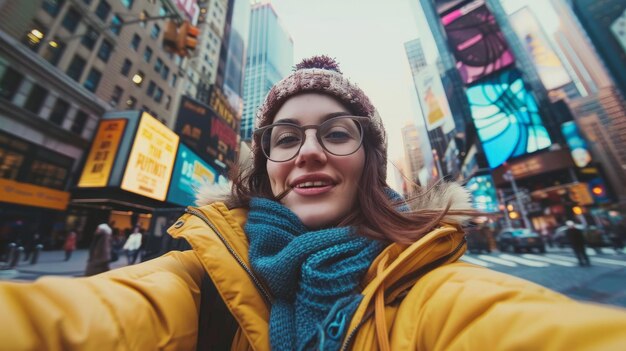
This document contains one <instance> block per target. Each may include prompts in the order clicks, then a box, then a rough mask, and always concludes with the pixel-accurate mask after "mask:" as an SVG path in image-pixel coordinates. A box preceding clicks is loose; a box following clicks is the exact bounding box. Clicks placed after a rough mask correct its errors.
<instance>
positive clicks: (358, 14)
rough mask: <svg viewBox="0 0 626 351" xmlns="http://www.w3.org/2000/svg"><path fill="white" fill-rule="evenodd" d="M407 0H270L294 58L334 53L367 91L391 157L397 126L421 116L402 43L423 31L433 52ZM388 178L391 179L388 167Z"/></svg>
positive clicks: (397, 149) (397, 144) (535, 1)
mask: <svg viewBox="0 0 626 351" xmlns="http://www.w3.org/2000/svg"><path fill="white" fill-rule="evenodd" d="M409 1H414V2H417V1H418V0H387V1H380V0H316V1H310V0H272V1H271V2H272V4H273V6H274V9H275V10H276V12H277V14H278V16H279V17H280V19H281V21H282V23H283V25H284V27H285V28H286V30H287V31H288V32H289V34H290V35H291V37H292V38H293V41H294V63H297V62H299V61H300V60H301V59H302V58H305V57H309V56H312V55H319V54H326V55H329V56H331V57H334V58H336V59H337V61H338V62H339V64H340V67H341V70H342V71H343V73H344V75H345V76H347V77H348V78H349V79H350V80H351V81H353V82H354V83H356V84H357V85H359V86H360V87H361V89H363V90H364V91H365V93H366V94H367V95H368V96H369V97H370V99H371V100H372V102H373V104H374V106H376V108H377V109H378V111H379V112H380V114H381V116H382V118H383V123H384V124H385V127H386V129H387V133H388V136H389V160H396V159H398V158H400V157H403V153H404V151H403V148H402V136H401V132H400V129H401V128H402V127H403V126H404V125H406V124H407V123H408V122H411V121H415V120H420V119H421V118H422V117H421V113H420V111H419V110H418V109H419V107H418V105H417V104H416V101H415V99H416V94H415V89H414V88H413V81H412V78H411V71H410V68H409V64H408V61H407V58H406V53H405V51H404V43H405V42H406V41H409V40H412V39H415V38H418V37H421V38H422V39H423V40H425V41H426V43H425V44H426V46H425V48H426V50H427V53H426V54H427V57H429V58H431V59H433V58H434V57H435V56H436V55H435V53H434V52H433V50H434V46H433V45H434V44H432V42H431V39H430V34H428V33H426V32H427V31H428V27H427V25H426V23H424V20H423V15H422V14H421V13H418V14H417V19H416V14H414V12H415V11H414V8H415V6H411V5H410V3H409ZM547 2H548V0H515V1H510V0H505V7H506V8H507V11H508V10H510V9H518V8H520V7H522V6H523V4H526V3H531V5H533V6H536V5H539V6H541V5H542V4H543V6H545V3H547ZM544 11H545V9H544ZM389 169H390V172H391V167H389ZM388 180H389V181H390V182H393V175H392V173H391V174H389V177H388Z"/></svg>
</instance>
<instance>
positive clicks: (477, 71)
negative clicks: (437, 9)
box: [441, 0, 515, 84]
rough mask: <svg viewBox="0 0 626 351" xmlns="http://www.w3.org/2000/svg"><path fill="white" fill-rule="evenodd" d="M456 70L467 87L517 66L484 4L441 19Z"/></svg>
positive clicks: (478, 1)
mask: <svg viewBox="0 0 626 351" xmlns="http://www.w3.org/2000/svg"><path fill="white" fill-rule="evenodd" d="M441 22H442V24H443V26H444V29H445V31H446V34H447V37H448V43H449V45H450V47H451V49H452V52H453V53H454V56H455V59H456V67H457V69H458V70H459V72H460V74H461V78H462V80H463V82H464V83H465V84H470V83H472V82H475V81H477V80H479V79H481V78H483V77H485V76H487V75H489V74H491V73H494V72H497V71H498V70H501V69H503V68H505V67H508V66H510V65H512V64H513V63H514V62H515V59H514V57H513V54H512V52H511V51H510V50H509V47H508V45H507V43H506V41H505V39H504V36H503V34H502V32H501V31H500V27H499V26H498V24H497V23H496V20H495V18H494V16H493V14H492V13H491V12H490V11H489V9H488V8H487V6H486V5H485V2H484V0H476V1H472V2H470V3H468V4H466V5H464V6H462V7H460V8H458V9H456V10H453V11H450V12H449V13H447V14H445V15H443V16H442V17H441Z"/></svg>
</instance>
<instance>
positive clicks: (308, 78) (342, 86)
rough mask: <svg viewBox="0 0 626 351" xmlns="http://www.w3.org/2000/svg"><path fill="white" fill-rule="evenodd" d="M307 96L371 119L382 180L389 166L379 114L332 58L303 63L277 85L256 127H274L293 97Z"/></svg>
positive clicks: (257, 116)
mask: <svg viewBox="0 0 626 351" xmlns="http://www.w3.org/2000/svg"><path fill="white" fill-rule="evenodd" d="M306 93H319V94H325V95H329V96H331V97H333V98H335V99H337V100H338V101H339V102H341V103H342V104H343V105H344V106H345V107H346V108H347V109H348V110H349V111H350V112H351V113H353V114H355V115H357V116H364V117H369V118H370V119H371V122H370V123H369V130H370V131H371V135H370V137H371V139H372V140H370V141H371V143H370V145H374V147H375V148H376V149H377V151H378V152H380V153H381V156H382V158H383V160H382V161H383V163H382V165H381V166H382V167H383V177H384V176H385V169H386V165H387V136H386V133H385V129H384V127H383V123H382V120H381V118H380V115H379V114H378V112H377V111H376V109H375V108H374V106H373V105H372V103H371V102H370V99H369V98H368V97H367V95H365V93H364V92H363V90H361V89H360V88H359V87H358V86H356V85H355V84H352V83H351V82H350V81H348V79H346V78H345V77H344V76H343V74H342V73H341V70H340V69H339V64H338V63H337V62H336V61H335V60H334V59H332V58H330V57H328V56H325V55H321V56H313V57H311V58H308V59H304V60H302V62H300V63H299V64H297V65H296V67H295V70H294V72H293V73H291V74H290V75H289V76H287V77H286V78H284V79H283V80H281V81H280V82H278V83H276V85H274V86H273V87H272V89H271V90H270V91H269V93H268V94H267V97H266V98H265V101H264V102H263V103H262V104H261V106H260V107H259V109H258V111H257V115H256V123H255V124H256V127H257V128H260V127H264V126H266V125H268V124H271V123H272V121H273V119H274V116H276V113H278V110H280V108H281V107H282V105H283V104H284V103H285V102H286V101H287V100H288V99H289V98H291V97H294V96H296V95H300V94H306Z"/></svg>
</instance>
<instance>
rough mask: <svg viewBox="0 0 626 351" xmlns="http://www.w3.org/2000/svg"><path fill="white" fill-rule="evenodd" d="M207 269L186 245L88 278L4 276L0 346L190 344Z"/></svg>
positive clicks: (144, 347)
mask: <svg viewBox="0 0 626 351" xmlns="http://www.w3.org/2000/svg"><path fill="white" fill-rule="evenodd" d="M203 274H204V270H203V269H202V266H201V264H200V262H199V261H198V259H197V257H196V256H195V253H194V252H193V251H186V252H171V253H169V254H167V255H164V256H163V257H160V258H157V259H154V260H151V261H148V262H145V263H143V264H140V265H136V266H130V267H126V268H122V269H117V270H113V271H110V272H107V273H104V274H100V275H97V276H93V277H89V278H75V279H72V278H52V277H49V278H41V279H39V280H37V281H36V282H33V283H11V282H4V283H0V341H1V342H0V350H156V349H159V350H191V349H193V348H194V347H195V344H196V335H197V326H198V307H199V305H200V289H199V286H200V281H201V278H202V275H203Z"/></svg>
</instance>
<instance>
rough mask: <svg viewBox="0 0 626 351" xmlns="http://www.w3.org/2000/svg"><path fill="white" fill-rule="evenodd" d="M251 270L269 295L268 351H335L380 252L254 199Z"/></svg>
mask: <svg viewBox="0 0 626 351" xmlns="http://www.w3.org/2000/svg"><path fill="white" fill-rule="evenodd" d="M245 232H246V234H247V236H248V240H249V242H250V249H249V255H250V262H251V264H252V269H253V270H254V272H255V273H256V274H258V275H259V276H260V277H261V278H262V279H263V280H264V282H265V283H266V284H267V286H268V287H269V289H270V291H271V293H272V295H273V299H274V300H273V303H272V310H271V313H270V344H271V346H272V350H275V351H281V350H310V349H321V350H338V349H339V348H340V346H341V341H342V340H343V337H344V335H345V333H346V329H347V327H348V324H349V323H350V320H351V318H352V315H353V314H354V312H355V311H356V308H357V306H358V304H359V302H360V301H361V299H362V296H361V295H360V294H359V289H358V286H359V283H360V282H361V279H362V277H363V275H364V274H365V273H366V271H367V269H368V267H369V266H370V264H371V262H372V261H373V260H374V258H376V256H377V255H378V254H379V253H380V252H381V250H382V249H383V248H384V246H385V244H384V243H382V242H379V241H375V240H371V239H368V238H364V237H360V236H358V235H356V234H355V232H354V228H352V227H336V228H329V229H322V230H309V229H307V228H306V227H305V226H304V224H302V222H301V221H300V219H299V218H298V217H297V216H296V215H295V214H294V213H293V212H291V211H290V210H289V209H287V208H286V207H284V206H283V205H281V204H280V203H278V202H275V201H272V200H268V199H263V198H253V199H252V200H251V202H250V212H249V213H248V221H247V223H246V226H245Z"/></svg>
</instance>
